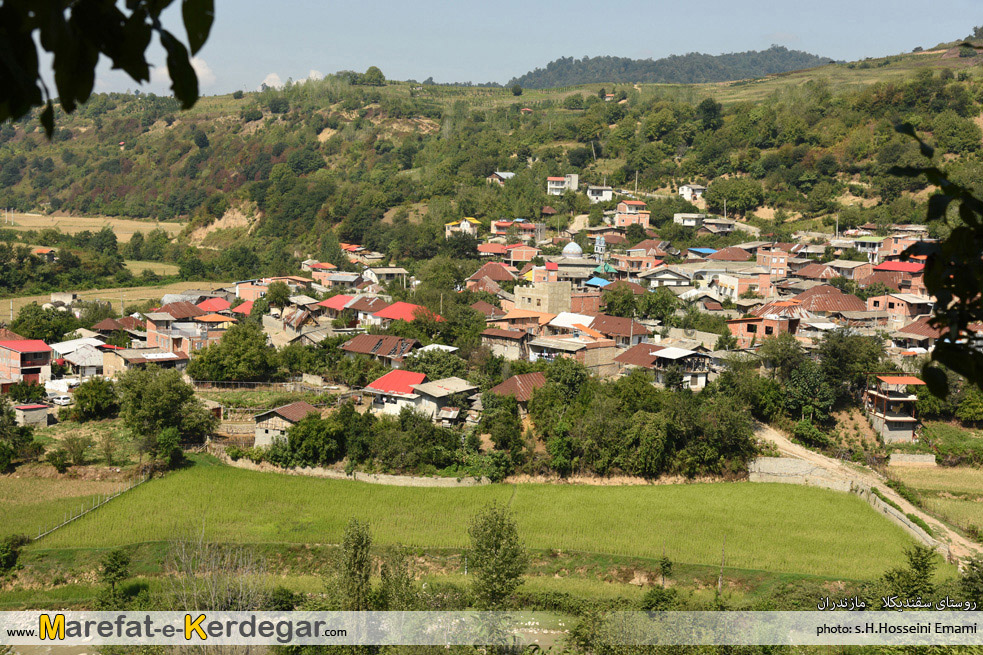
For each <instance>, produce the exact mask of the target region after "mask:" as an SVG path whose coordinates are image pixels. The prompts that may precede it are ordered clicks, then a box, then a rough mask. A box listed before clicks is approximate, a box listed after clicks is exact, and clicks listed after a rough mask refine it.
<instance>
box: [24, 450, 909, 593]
mask: <svg viewBox="0 0 983 655" xmlns="http://www.w3.org/2000/svg"><path fill="white" fill-rule="evenodd" d="M202 464H204V462H202ZM23 498H24V499H25V500H27V499H29V496H24V497H23ZM491 502H499V503H507V504H509V505H510V506H511V507H512V509H513V510H514V511H515V513H516V517H517V520H518V523H519V527H520V531H521V534H522V536H523V538H524V540H525V542H526V545H527V546H528V547H530V548H532V549H540V550H549V549H555V550H559V551H567V550H569V551H578V552H586V553H597V554H609V555H612V556H622V557H646V558H657V557H659V556H660V555H661V553H662V552H663V548H664V547H665V548H667V549H668V550H669V552H671V553H673V559H674V560H676V561H678V562H679V563H681V564H692V565H719V564H720V557H721V548H722V546H723V544H724V538H725V537H726V559H727V561H726V564H727V566H728V567H732V568H736V569H744V570H757V571H767V572H774V573H797V574H813V575H821V576H824V577H837V578H840V579H854V580H860V579H870V578H873V577H876V576H879V575H880V574H881V573H883V572H884V571H885V570H887V569H888V568H890V567H892V566H895V565H897V564H898V562H900V561H901V559H902V557H903V549H904V547H905V546H906V545H908V544H909V543H910V542H909V540H908V538H907V537H906V536H905V534H904V533H903V532H902V531H901V529H900V528H898V527H897V526H895V525H894V524H892V523H890V522H888V521H887V520H885V519H883V518H882V517H880V516H879V515H878V514H876V513H875V512H874V511H873V510H872V509H870V508H869V507H868V506H867V505H866V504H865V503H864V502H863V501H861V500H860V499H859V498H856V497H853V496H850V495H847V494H839V493H834V492H830V491H825V490H820V489H811V488H806V487H797V486H791V485H767V484H751V483H716V484H691V485H662V486H651V487H616V486H611V487H597V486H589V487H588V486H574V485H536V484H520V485H493V486H485V487H470V488H453V489H431V488H412V487H387V486H379V485H370V484H365V483H359V482H349V481H337V480H323V479H316V478H307V477H300V476H289V475H281V474H275V473H257V472H252V471H245V470H241V469H236V468H232V467H226V466H214V465H213V466H206V465H201V464H199V465H196V466H193V467H190V468H187V469H184V470H180V471H177V472H174V473H171V474H168V475H167V476H165V477H164V478H162V479H159V480H155V481H153V482H151V483H148V484H145V485H142V486H141V487H138V488H136V489H135V490H133V491H132V492H129V493H128V494H126V495H124V496H122V497H121V498H118V499H116V500H115V501H113V502H112V503H110V504H109V505H107V506H106V507H103V508H100V509H99V510H97V511H95V512H93V513H92V514H90V515H88V516H86V517H84V518H82V519H81V520H79V521H77V522H76V523H74V524H72V525H70V526H68V527H66V528H63V529H62V530H59V531H58V532H56V533H54V534H52V535H50V536H49V537H46V538H44V539H43V540H42V541H40V542H39V543H38V544H37V545H35V546H32V547H31V550H35V549H79V548H82V549H84V548H106V547H112V546H118V545H124V544H136V543H143V542H156V541H167V540H170V539H173V538H175V537H179V536H181V535H183V534H187V535H190V534H191V533H192V532H198V531H201V530H204V532H205V535H206V538H208V539H210V540H214V541H222V542H235V543H294V544H305V543H306V544H334V543H338V542H339V541H340V540H341V536H342V533H343V530H344V526H345V524H346V523H347V521H348V520H349V518H350V517H352V516H356V517H358V518H360V519H362V520H367V521H369V523H370V525H371V529H372V532H373V536H374V539H375V541H376V543H377V544H378V545H380V546H384V545H387V544H393V543H401V544H404V545H406V546H411V547H416V548H461V547H463V546H465V545H466V543H467V524H468V519H469V517H471V516H472V515H473V514H475V513H476V512H477V511H478V510H479V509H480V508H482V507H483V506H485V505H487V504H488V503H491ZM11 518H12V519H13V520H11V521H9V522H8V521H5V523H7V525H5V526H4V527H5V528H7V530H10V531H15V532H16V531H25V532H26V531H29V530H30V529H31V528H32V525H33V521H32V520H29V519H33V517H32V516H30V512H27V513H24V512H23V511H21V512H19V513H18V514H15V515H11ZM25 521H26V522H25ZM35 529H36V528H35ZM858 535H863V538H862V539H859V538H858Z"/></svg>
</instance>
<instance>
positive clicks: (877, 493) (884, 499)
mask: <svg viewBox="0 0 983 655" xmlns="http://www.w3.org/2000/svg"><path fill="white" fill-rule="evenodd" d="M870 491H871V492H872V493H873V494H874V495H875V496H877V497H878V498H880V499H881V501H882V502H884V503H886V504H888V505H890V506H891V507H893V508H894V509H896V510H898V511H899V512H900V511H901V506H900V505H898V504H897V503H896V502H894V501H893V500H891V499H890V498H888V497H887V496H885V495H884V494H882V493H881V490H880V489H878V488H877V487H871V489H870Z"/></svg>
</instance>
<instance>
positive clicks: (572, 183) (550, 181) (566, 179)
mask: <svg viewBox="0 0 983 655" xmlns="http://www.w3.org/2000/svg"><path fill="white" fill-rule="evenodd" d="M579 187H580V176H579V175H577V174H576V173H570V174H568V175H564V176H563V177H548V178H546V193H547V194H549V195H551V196H562V195H563V194H564V193H566V192H567V191H568V190H569V191H576V190H577V189H578V188H579Z"/></svg>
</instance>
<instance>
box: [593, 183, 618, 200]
mask: <svg viewBox="0 0 983 655" xmlns="http://www.w3.org/2000/svg"><path fill="white" fill-rule="evenodd" d="M587 199H588V200H590V201H591V202H592V203H598V202H610V201H611V200H613V199H614V189H612V188H611V187H609V186H591V185H588V186H587Z"/></svg>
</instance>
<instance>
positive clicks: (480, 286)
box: [471, 277, 502, 296]
mask: <svg viewBox="0 0 983 655" xmlns="http://www.w3.org/2000/svg"><path fill="white" fill-rule="evenodd" d="M471 290H472V291H484V292H485V293H490V294H492V295H493V296H497V295H498V294H499V293H501V292H502V287H500V286H499V285H498V282H496V281H495V280H493V279H491V278H490V277H483V278H481V279H480V280H478V281H477V282H475V283H474V284H473V285H472V286H471Z"/></svg>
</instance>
